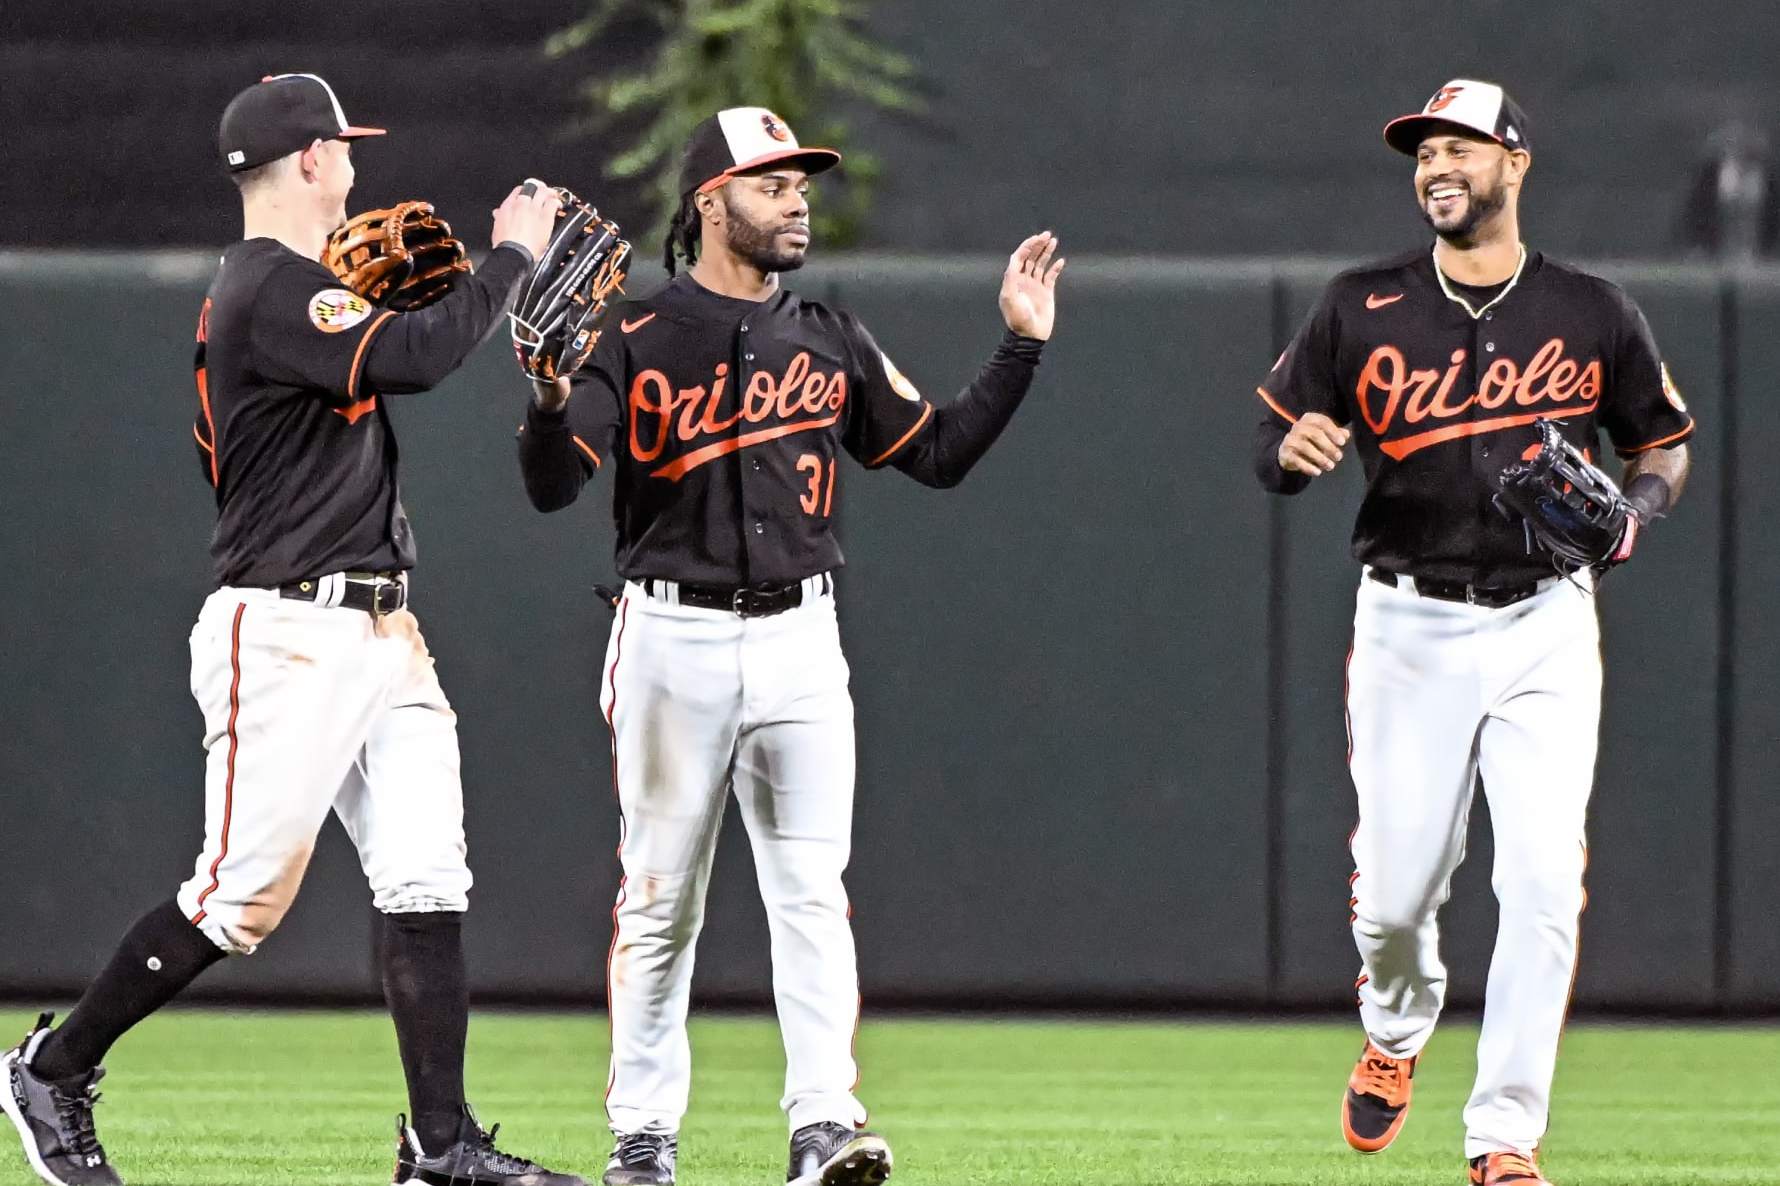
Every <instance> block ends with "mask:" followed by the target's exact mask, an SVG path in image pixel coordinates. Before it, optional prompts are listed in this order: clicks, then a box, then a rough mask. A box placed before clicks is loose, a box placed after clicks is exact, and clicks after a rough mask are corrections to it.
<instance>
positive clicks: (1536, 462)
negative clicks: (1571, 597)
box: [1495, 420, 1642, 574]
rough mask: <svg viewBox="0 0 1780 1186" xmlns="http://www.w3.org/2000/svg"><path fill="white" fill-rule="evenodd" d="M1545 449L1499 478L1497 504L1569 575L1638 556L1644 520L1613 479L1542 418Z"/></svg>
mask: <svg viewBox="0 0 1780 1186" xmlns="http://www.w3.org/2000/svg"><path fill="white" fill-rule="evenodd" d="M1537 424H1538V429H1539V452H1538V453H1537V454H1535V455H1534V456H1533V457H1532V459H1531V460H1528V461H1517V462H1515V463H1514V464H1513V465H1510V466H1509V467H1508V468H1507V469H1505V470H1503V471H1502V473H1501V475H1500V477H1498V478H1497V486H1498V490H1497V492H1496V495H1495V503H1496V508H1497V509H1498V510H1500V511H1501V512H1502V513H1503V514H1504V515H1506V516H1507V517H1508V518H1509V519H1511V520H1518V521H1519V522H1521V523H1522V524H1523V525H1524V526H1525V528H1526V532H1527V550H1528V551H1529V552H1530V551H1532V550H1533V547H1534V545H1535V544H1537V545H1538V546H1539V547H1540V548H1543V549H1544V550H1545V551H1546V552H1548V553H1550V555H1551V559H1552V564H1553V565H1554V566H1555V567H1556V568H1557V569H1558V571H1560V572H1563V573H1566V574H1568V573H1573V572H1577V571H1580V570H1581V569H1584V568H1590V569H1595V570H1597V571H1604V570H1606V569H1608V568H1611V567H1612V566H1613V565H1615V564H1619V563H1622V562H1623V561H1625V560H1626V559H1627V558H1629V557H1630V556H1631V554H1632V543H1633V541H1635V540H1636V539H1637V536H1638V529H1639V527H1640V526H1641V522H1642V521H1641V520H1640V519H1639V518H1638V515H1637V512H1636V511H1634V510H1633V509H1632V505H1631V504H1630V503H1628V502H1627V501H1626V500H1625V496H1624V495H1622V494H1621V493H1620V492H1619V487H1618V486H1616V485H1615V484H1614V482H1613V479H1612V478H1609V477H1608V476H1607V475H1606V474H1605V473H1603V472H1601V470H1600V468H1599V467H1598V466H1596V465H1594V464H1593V463H1592V462H1590V461H1589V460H1588V459H1587V458H1585V457H1583V455H1582V453H1581V451H1580V450H1579V449H1577V448H1576V446H1575V445H1572V444H1571V443H1570V442H1569V441H1566V440H1565V439H1564V438H1563V435H1562V434H1561V433H1559V432H1558V430H1557V426H1556V425H1555V424H1553V423H1551V421H1549V420H1540V421H1538V422H1537Z"/></svg>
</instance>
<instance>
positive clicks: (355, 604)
mask: <svg viewBox="0 0 1780 1186" xmlns="http://www.w3.org/2000/svg"><path fill="white" fill-rule="evenodd" d="M342 578H343V584H344V588H343V589H342V591H341V594H340V600H339V602H338V605H339V608H341V609H355V610H359V611H360V612H362V613H367V614H370V615H371V616H372V617H373V618H381V617H382V616H383V615H385V614H393V613H395V612H396V611H397V610H399V609H401V608H402V607H403V606H405V605H407V604H408V586H407V585H405V584H403V583H402V579H401V574H400V573H395V572H349V573H344V574H342ZM326 579H327V578H325V577H311V578H309V579H308V580H303V581H298V582H297V583H296V584H294V585H280V586H279V587H278V595H279V596H280V597H285V598H289V599H290V600H292V601H316V600H324V601H325V600H326V599H327V594H326V591H325V583H326Z"/></svg>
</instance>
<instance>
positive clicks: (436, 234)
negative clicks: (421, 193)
mask: <svg viewBox="0 0 1780 1186" xmlns="http://www.w3.org/2000/svg"><path fill="white" fill-rule="evenodd" d="M321 262H322V263H323V264H326V265H327V268H328V270H329V271H331V272H333V273H334V275H336V276H338V277H340V283H342V284H344V285H345V286H346V287H347V288H350V289H351V290H352V291H353V292H356V293H358V294H359V295H360V296H362V297H364V298H365V299H366V300H369V301H372V302H374V303H375V304H379V305H382V306H383V307H384V308H386V309H396V310H399V311H400V312H404V313H406V312H408V311H409V310H410V309H421V308H425V307H426V306H427V305H430V304H432V303H433V302H434V301H436V300H438V299H439V298H440V297H442V296H444V295H445V294H446V293H448V292H450V291H451V286H452V284H453V283H455V282H456V280H457V278H458V276H460V275H464V274H466V273H468V272H469V270H470V261H469V260H468V259H467V258H466V257H465V255H464V245H463V243H462V241H461V240H458V239H455V238H453V237H452V235H451V224H450V223H448V222H446V221H445V220H444V219H443V218H440V217H439V216H438V215H437V214H435V213H433V208H432V206H431V205H429V204H428V203H426V202H403V203H401V204H400V205H397V206H391V207H390V208H389V209H388V210H367V211H366V212H365V213H363V214H361V215H359V216H358V217H357V218H354V219H352V220H351V221H350V222H348V223H347V224H346V225H345V226H343V227H341V228H340V229H339V230H337V231H335V232H334V233H333V234H332V235H329V236H328V244H327V247H326V248H325V249H323V251H322V256H321Z"/></svg>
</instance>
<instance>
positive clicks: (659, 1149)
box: [600, 1132, 680, 1186]
mask: <svg viewBox="0 0 1780 1186" xmlns="http://www.w3.org/2000/svg"><path fill="white" fill-rule="evenodd" d="M679 1152H680V1141H679V1138H678V1137H675V1136H674V1135H672V1134H671V1133H665V1132H626V1133H619V1134H618V1139H617V1141H616V1143H614V1144H613V1146H612V1158H611V1160H610V1161H608V1162H606V1173H605V1176H604V1177H602V1178H601V1179H600V1181H601V1182H603V1183H605V1186H674V1159H675V1158H676V1157H677V1156H679Z"/></svg>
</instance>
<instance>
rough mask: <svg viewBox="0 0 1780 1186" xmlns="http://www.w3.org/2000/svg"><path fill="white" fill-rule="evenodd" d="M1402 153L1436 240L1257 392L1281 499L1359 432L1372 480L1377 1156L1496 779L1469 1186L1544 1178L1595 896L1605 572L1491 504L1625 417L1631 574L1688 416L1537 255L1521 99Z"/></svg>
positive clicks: (1319, 329)
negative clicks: (1563, 568)
mask: <svg viewBox="0 0 1780 1186" xmlns="http://www.w3.org/2000/svg"><path fill="white" fill-rule="evenodd" d="M1385 139H1386V140H1387V141H1388V142H1389V144H1390V145H1391V147H1393V148H1395V149H1397V150H1398V151H1400V152H1403V153H1406V154H1408V155H1410V156H1412V157H1413V158H1415V196H1416V202H1417V205H1418V206H1420V208H1421V210H1422V214H1423V216H1424V217H1425V218H1426V220H1427V222H1428V224H1429V226H1431V227H1432V228H1433V231H1434V234H1435V238H1434V243H1433V247H1432V250H1430V249H1428V248H1426V247H1422V248H1417V249H1416V250H1414V251H1412V252H1409V253H1408V254H1405V255H1403V256H1400V257H1398V258H1396V259H1391V260H1386V261H1384V262H1382V263H1377V264H1369V265H1367V266H1365V267H1360V268H1355V269H1353V270H1352V271H1348V272H1344V273H1342V274H1341V275H1340V276H1338V277H1336V278H1335V279H1334V280H1333V281H1332V282H1331V283H1330V284H1329V287H1328V289H1327V290H1326V291H1325V292H1324V293H1323V297H1322V300H1321V301H1320V302H1318V304H1317V306H1316V309H1315V310H1314V311H1313V312H1312V313H1311V315H1310V317H1309V320H1307V321H1306V322H1305V324H1304V326H1303V328H1302V329H1300V330H1299V331H1298V335H1297V337H1296V338H1294V339H1293V340H1292V343H1291V345H1290V346H1288V347H1287V348H1286V351H1285V353H1284V354H1282V355H1281V356H1280V358H1279V360H1278V361H1277V362H1276V363H1275V364H1274V367H1273V370H1272V372H1271V373H1270V374H1269V375H1268V376H1267V378H1266V379H1265V380H1264V381H1263V382H1262V384H1261V386H1260V388H1259V393H1260V397H1261V400H1262V402H1263V403H1264V404H1265V405H1266V407H1265V409H1264V411H1263V418H1262V420H1261V425H1260V430H1259V432H1258V434H1257V438H1256V443H1257V449H1256V456H1255V466H1256V472H1257V474H1258V475H1259V477H1260V479H1261V483H1262V485H1264V486H1265V487H1266V488H1267V489H1269V490H1271V491H1274V492H1275V493H1279V494H1296V493H1298V492H1299V491H1301V490H1303V489H1304V488H1305V487H1306V486H1308V485H1309V484H1310V483H1311V481H1312V480H1313V479H1315V478H1316V477H1318V476H1319V475H1321V474H1325V473H1328V472H1329V471H1330V470H1332V469H1334V468H1335V466H1336V465H1337V464H1338V463H1339V462H1340V461H1341V458H1342V456H1343V453H1344V452H1345V450H1346V447H1347V446H1348V445H1349V443H1352V444H1354V445H1355V446H1356V447H1357V448H1358V450H1359V453H1360V460H1361V463H1362V465H1363V466H1364V468H1365V474H1366V494H1365V499H1364V501H1363V503H1362V505H1361V508H1360V514H1359V520H1358V522H1357V523H1356V524H1355V527H1354V540H1353V547H1354V556H1355V558H1356V559H1357V560H1359V561H1360V563H1361V565H1362V566H1363V575H1362V578H1361V580H1360V583H1359V594H1358V606H1357V609H1356V612H1355V617H1354V644H1353V651H1352V654H1351V658H1350V661H1349V666H1348V696H1347V714H1348V723H1349V732H1348V736H1349V760H1350V766H1351V769H1352V774H1353V781H1354V788H1355V790H1356V792H1357V794H1358V798H1359V816H1360V821H1359V826H1358V827H1357V828H1356V829H1355V831H1354V835H1353V840H1352V848H1353V855H1354V866H1355V873H1354V878H1353V890H1352V893H1353V898H1352V902H1351V906H1352V910H1353V920H1352V921H1353V932H1354V940H1355V943H1356V944H1357V946H1358V947H1359V951H1360V957H1361V962H1362V968H1361V975H1360V978H1359V983H1358V988H1359V998H1360V1017H1361V1021H1362V1023H1363V1024H1364V1026H1365V1030H1366V1044H1365V1047H1364V1050H1363V1052H1362V1054H1361V1056H1360V1059H1359V1062H1358V1064H1357V1065H1356V1066H1355V1068H1354V1072H1353V1075H1352V1077H1351V1079H1350V1080H1349V1083H1348V1088H1347V1092H1346V1094H1345V1096H1344V1100H1343V1105H1342V1127H1343V1131H1344V1133H1345V1134H1346V1137H1347V1140H1348V1142H1349V1144H1351V1145H1352V1146H1353V1147H1354V1148H1356V1149H1358V1150H1360V1151H1362V1152H1366V1153H1376V1152H1378V1151H1380V1150H1382V1149H1384V1148H1385V1147H1386V1146H1387V1145H1389V1144H1390V1143H1391V1141H1392V1140H1394V1139H1395V1137H1396V1135H1397V1133H1398V1132H1399V1131H1400V1129H1401V1127H1402V1125H1403V1121H1404V1119H1405V1117H1406V1115H1407V1112H1408V1108H1409V1102H1410V1092H1411V1086H1412V1080H1413V1076H1414V1073H1415V1065H1416V1059H1417V1057H1418V1056H1419V1054H1420V1053H1421V1050H1422V1047H1423V1045H1424V1044H1425V1043H1426V1042H1427V1040H1428V1036H1429V1034H1430V1033H1432V1031H1433V1029H1434V1024H1435V1022H1436V1020H1437V1019H1438V1018H1439V1016H1440V1007H1441V1003H1442V1001H1443V999H1444V996H1445V989H1446V972H1445V968H1444V966H1443V965H1442V964H1441V962H1440V956H1439V950H1438V939H1439V934H1438V931H1437V929H1436V922H1435V916H1436V912H1437V911H1438V910H1439V908H1440V905H1441V904H1442V903H1443V902H1444V901H1445V900H1446V896H1447V892H1448V887H1449V883H1450V880H1451V877H1452V873H1453V870H1454V869H1455V868H1456V867H1457V865H1458V863H1459V861H1460V860H1461V859H1462V858H1463V855H1464V848H1463V846H1464V839H1465V824H1466V818H1467V816H1468V815H1469V812H1470V806H1471V796H1472V788H1473V786H1474V784H1476V783H1477V782H1478V781H1481V782H1482V784H1483V789H1484V793H1485V794H1486V795H1487V796H1488V797H1489V805H1490V819H1491V822H1492V824H1493V826H1494V829H1495V837H1496V863H1495V876H1494V886H1495V892H1496V899H1497V901H1498V903H1499V905H1500V923H1499V926H1498V931H1497V938H1496V947H1495V955H1494V959H1493V960H1492V962H1491V965H1490V974H1489V985H1488V990H1487V997H1486V1005H1485V1010H1484V1019H1483V1033H1482V1037H1481V1039H1480V1041H1479V1043H1478V1051H1477V1055H1478V1058H1477V1061H1478V1068H1477V1082H1476V1086H1475V1089H1474V1090H1473V1092H1472V1095H1471V1099H1470V1102H1469V1103H1468V1104H1467V1105H1466V1108H1465V1125H1466V1136H1465V1156H1466V1158H1467V1160H1468V1162H1469V1166H1470V1179H1471V1181H1472V1182H1473V1183H1479V1184H1486V1186H1495V1184H1510V1183H1512V1184H1516V1186H1542V1184H1543V1183H1544V1181H1545V1179H1544V1178H1543V1177H1542V1176H1541V1173H1540V1170H1539V1169H1538V1166H1537V1164H1536V1161H1535V1155H1536V1153H1537V1149H1538V1145H1539V1142H1540V1139H1541V1138H1542V1137H1543V1135H1544V1133H1545V1128H1546V1119H1547V1114H1548V1110H1549V1108H1548V1100H1549V1097H1550V1091H1551V1079H1552V1071H1553V1067H1554V1064H1555V1061H1556V1057H1557V1044H1558V1034H1559V1031H1560V1030H1561V1029H1562V1027H1563V1021H1564V1012H1565V1009H1566V1007H1567V1005H1568V997H1569V988H1570V983H1571V978H1572V975H1573V973H1574V971H1575V965H1576V939H1577V932H1578V926H1579V917H1578V916H1579V914H1580V912H1581V910H1582V906H1583V902H1584V893H1583V888H1582V875H1583V867H1584V865H1585V863H1586V856H1587V853H1586V848H1585V839H1584V827H1583V825H1584V817H1585V814H1586V811H1587V806H1588V798H1589V792H1590V789H1591V786H1592V784H1593V781H1594V764H1595V747H1596V740H1597V734H1598V724H1599V719H1600V707H1601V658H1600V633H1599V624H1598V619H1597V617H1596V613H1595V606H1594V601H1593V592H1592V590H1593V584H1594V580H1595V577H1596V573H1594V572H1593V571H1590V570H1587V569H1585V570H1584V571H1583V572H1581V573H1579V574H1575V575H1573V576H1559V575H1556V574H1555V573H1554V565H1553V560H1552V557H1551V556H1550V555H1547V554H1545V553H1543V552H1541V551H1539V550H1538V549H1537V548H1535V547H1530V545H1529V534H1528V532H1527V531H1526V530H1524V529H1523V526H1522V525H1521V524H1518V523H1514V522H1511V521H1509V520H1508V519H1507V518H1506V517H1504V516H1503V515H1502V514H1500V513H1499V512H1498V511H1497V509H1496V508H1495V507H1494V506H1493V505H1492V491H1493V490H1494V489H1495V484H1496V482H1497V480H1498V479H1499V477H1500V475H1501V474H1502V471H1503V470H1504V469H1505V468H1506V467H1508V466H1509V465H1511V464H1513V463H1516V462H1519V461H1520V460H1522V458H1523V457H1524V456H1529V455H1533V454H1535V453H1536V452H1537V451H1538V450H1539V448H1540V446H1539V439H1540V437H1539V422H1540V421H1545V422H1547V423H1550V424H1553V425H1555V426H1556V427H1557V428H1558V429H1559V430H1560V431H1561V432H1562V434H1563V436H1564V437H1565V438H1566V439H1567V440H1568V441H1570V442H1571V443H1572V444H1574V445H1575V446H1576V447H1577V448H1579V449H1581V450H1582V451H1583V452H1584V454H1585V455H1592V453H1593V452H1594V451H1595V450H1596V449H1597V448H1598V446H1599V439H1600V433H1601V432H1602V431H1603V430H1605V432H1606V434H1607V438H1608V440H1609V441H1610V442H1611V443H1612V445H1613V447H1614V449H1615V450H1617V451H1618V452H1619V454H1620V455H1621V456H1622V457H1624V458H1626V464H1625V472H1624V488H1625V495H1626V497H1627V498H1628V499H1629V501H1630V503H1631V506H1632V508H1633V515H1632V518H1631V519H1630V520H1629V522H1628V526H1627V527H1626V531H1625V535H1624V536H1623V537H1622V538H1621V541H1620V544H1619V546H1618V548H1617V550H1616V551H1615V553H1614V555H1613V556H1612V558H1611V559H1612V561H1613V562H1618V561H1623V560H1624V559H1626V558H1627V557H1628V556H1629V555H1630V552H1631V546H1632V543H1633V542H1634V540H1635V539H1636V538H1637V531H1638V528H1639V527H1640V526H1641V525H1642V526H1648V525H1649V524H1650V523H1652V522H1653V521H1654V520H1655V519H1657V518H1658V517H1659V516H1661V515H1662V514H1663V513H1664V512H1665V511H1666V510H1667V509H1668V507H1669V505H1670V504H1671V503H1672V502H1673V500H1674V499H1675V498H1676V497H1677V496H1678V495H1679V494H1680V492H1681V487H1682V484H1683V482H1684V481H1685V480H1686V477H1687V468H1688V455H1687V447H1686V445H1685V444H1684V443H1683V442H1684V441H1685V440H1686V439H1687V437H1688V436H1689V435H1690V434H1691V433H1692V432H1693V420H1692V418H1691V417H1690V416H1689V415H1688V412H1687V407H1686V405H1685V404H1684V403H1683V401H1682V399H1681V396H1680V395H1679V394H1678V393H1677V392H1676V390H1675V387H1674V384H1673V383H1671V382H1670V380H1669V376H1668V372H1667V370H1666V369H1665V367H1664V365H1663V362H1662V358H1661V355H1660V354H1659V353H1658V351H1657V347H1656V342H1655V341H1654V339H1653V338H1652V336H1651V332H1650V326H1649V325H1648V324H1647V323H1646V322H1645V320H1644V317H1643V315H1642V314H1641V313H1640V312H1639V311H1638V309H1637V306H1635V305H1634V304H1633V303H1632V301H1631V299H1630V298H1629V297H1627V296H1626V294H1625V293H1624V292H1622V291H1620V289H1618V288H1617V287H1615V286H1614V285H1612V284H1609V283H1608V282H1607V281H1605V280H1602V279H1600V278H1598V277H1596V276H1591V275H1588V274H1587V273H1585V272H1581V271H1578V270H1577V269H1575V268H1572V267H1568V266H1566V265H1564V264H1560V263H1558V262H1557V261H1555V260H1552V259H1548V258H1546V257H1545V256H1543V255H1541V254H1540V253H1538V252H1529V251H1528V250H1527V249H1526V248H1525V247H1524V246H1523V245H1522V244H1521V241H1520V231H1519V221H1518V206H1519V198H1520V191H1521V188H1522V183H1523V181H1524V180H1525V177H1526V174H1527V169H1528V166H1529V165H1530V164H1531V160H1532V157H1531V155H1530V151H1529V147H1528V140H1527V125H1526V118H1525V116H1524V115H1523V114H1522V113H1521V110H1520V108H1519V107H1518V106H1516V105H1515V104H1514V102H1513V101H1512V100H1510V99H1509V98H1508V96H1507V95H1506V94H1505V93H1503V90H1502V88H1501V87H1499V86H1496V85H1494V84H1492V83H1487V82H1478V81H1474V80H1470V79H1457V80H1455V81H1453V82H1451V83H1448V84H1447V85H1446V86H1444V87H1442V88H1441V89H1440V90H1439V91H1438V92H1437V93H1436V94H1435V95H1434V97H1433V98H1432V99H1430V100H1429V101H1428V103H1427V105H1426V106H1425V107H1424V108H1423V109H1422V110H1421V111H1420V112H1418V113H1416V114H1413V115H1408V116H1404V117H1403V118H1401V119H1397V120H1393V121H1392V122H1391V123H1390V124H1388V125H1387V126H1386V128H1385Z"/></svg>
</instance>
